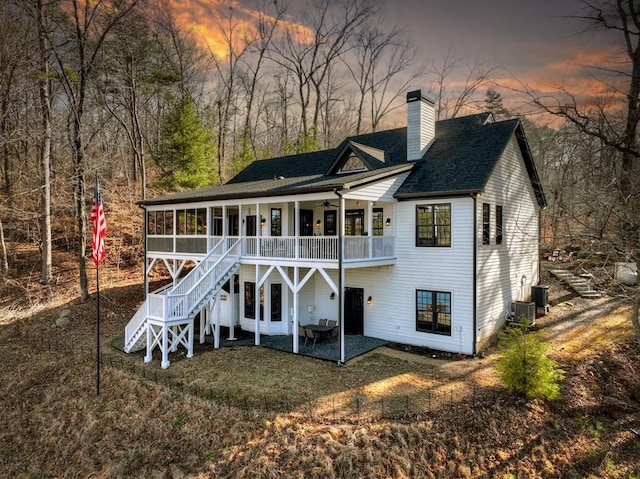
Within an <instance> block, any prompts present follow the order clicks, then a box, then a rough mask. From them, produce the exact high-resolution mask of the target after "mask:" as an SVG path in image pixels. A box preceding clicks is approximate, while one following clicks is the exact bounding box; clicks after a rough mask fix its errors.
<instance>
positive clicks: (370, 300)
mask: <svg viewBox="0 0 640 479" xmlns="http://www.w3.org/2000/svg"><path fill="white" fill-rule="evenodd" d="M372 302H373V299H371V296H369V297H368V298H367V304H371V303H372Z"/></svg>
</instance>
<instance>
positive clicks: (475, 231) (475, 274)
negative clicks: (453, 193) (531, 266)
mask: <svg viewBox="0 0 640 479" xmlns="http://www.w3.org/2000/svg"><path fill="white" fill-rule="evenodd" d="M472 198H473V235H472V239H473V345H472V346H473V347H472V350H471V352H472V353H473V356H475V355H476V354H477V353H478V351H477V349H476V348H477V346H476V344H477V341H478V242H477V241H476V235H477V234H478V197H477V196H476V195H472Z"/></svg>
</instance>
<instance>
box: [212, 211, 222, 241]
mask: <svg viewBox="0 0 640 479" xmlns="http://www.w3.org/2000/svg"><path fill="white" fill-rule="evenodd" d="M211 218H212V222H211V236H222V234H223V231H222V208H211Z"/></svg>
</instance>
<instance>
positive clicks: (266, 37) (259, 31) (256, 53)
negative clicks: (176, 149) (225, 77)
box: [236, 2, 287, 169]
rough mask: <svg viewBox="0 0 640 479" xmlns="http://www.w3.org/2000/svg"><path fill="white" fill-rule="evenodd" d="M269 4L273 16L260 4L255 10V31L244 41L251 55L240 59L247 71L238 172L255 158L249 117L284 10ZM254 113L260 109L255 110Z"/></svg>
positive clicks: (264, 5) (250, 118) (252, 110)
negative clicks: (272, 8)
mask: <svg viewBox="0 0 640 479" xmlns="http://www.w3.org/2000/svg"><path fill="white" fill-rule="evenodd" d="M273 5H274V7H275V11H274V13H273V15H269V14H268V9H267V5H266V3H265V2H263V3H262V4H261V7H260V9H259V11H258V12H257V13H256V16H257V19H256V25H255V26H256V30H255V32H249V34H250V35H251V38H250V39H249V41H248V48H249V52H250V54H251V55H250V56H249V57H245V58H243V59H242V61H243V63H244V64H245V66H246V69H247V75H246V76H245V77H243V78H245V80H244V89H245V91H246V93H247V95H246V108H245V117H244V127H243V129H242V140H241V152H240V164H238V165H236V168H237V169H241V168H243V167H244V166H246V164H248V162H249V160H250V158H249V156H251V157H252V158H256V157H257V151H256V146H255V142H254V131H255V130H254V128H253V126H252V125H253V123H255V122H256V118H254V117H253V116H254V115H253V112H254V105H255V102H256V94H257V88H258V84H259V81H260V78H261V75H262V71H263V69H264V68H263V67H264V64H265V61H266V60H267V52H268V50H269V48H270V47H271V44H272V41H273V39H274V36H275V35H276V32H277V31H278V27H279V25H280V22H281V20H282V18H283V17H284V15H285V13H286V10H287V7H286V6H284V5H282V4H278V3H277V2H273ZM256 111H260V110H259V109H258V110H256Z"/></svg>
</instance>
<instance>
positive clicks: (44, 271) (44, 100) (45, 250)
mask: <svg viewBox="0 0 640 479" xmlns="http://www.w3.org/2000/svg"><path fill="white" fill-rule="evenodd" d="M38 28H39V35H38V36H39V40H38V41H39V45H38V46H39V49H40V69H41V72H40V76H41V78H40V82H39V83H40V85H39V87H40V88H39V89H40V106H41V108H42V145H41V146H40V175H41V180H40V181H41V187H40V194H41V200H40V235H41V236H40V243H41V255H42V267H41V275H40V282H41V283H42V284H48V283H49V281H50V280H51V263H52V260H51V165H50V160H51V95H50V92H49V87H50V83H49V82H50V80H49V61H48V52H49V49H48V45H47V35H46V31H45V22H44V7H43V5H42V1H41V0H38Z"/></svg>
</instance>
